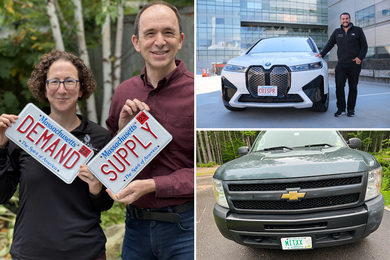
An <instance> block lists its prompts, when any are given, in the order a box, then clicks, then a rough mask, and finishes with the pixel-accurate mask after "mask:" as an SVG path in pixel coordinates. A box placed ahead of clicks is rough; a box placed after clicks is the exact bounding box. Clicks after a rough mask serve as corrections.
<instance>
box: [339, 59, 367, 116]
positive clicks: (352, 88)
mask: <svg viewBox="0 0 390 260" xmlns="http://www.w3.org/2000/svg"><path fill="white" fill-rule="evenodd" d="M361 69H362V66H361V64H359V65H358V64H356V63H337V65H336V68H335V73H336V98H337V108H338V109H339V110H341V111H345V108H346V107H347V110H352V111H354V110H355V105H356V98H357V85H358V81H359V74H360V71H361ZM347 79H348V86H349V93H348V103H347V104H346V103H345V91H344V88H345V82H346V81H347Z"/></svg>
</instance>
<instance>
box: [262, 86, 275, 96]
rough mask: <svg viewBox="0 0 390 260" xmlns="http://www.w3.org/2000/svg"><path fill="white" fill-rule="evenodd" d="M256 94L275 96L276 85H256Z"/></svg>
mask: <svg viewBox="0 0 390 260" xmlns="http://www.w3.org/2000/svg"><path fill="white" fill-rule="evenodd" d="M257 95H258V96H271V97H276V96H277V95H278V87H277V86H258V87H257Z"/></svg>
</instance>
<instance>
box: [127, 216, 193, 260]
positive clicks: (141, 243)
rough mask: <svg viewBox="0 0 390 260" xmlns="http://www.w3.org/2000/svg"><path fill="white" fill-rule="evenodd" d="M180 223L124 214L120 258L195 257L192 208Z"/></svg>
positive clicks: (145, 259) (128, 259) (182, 217)
mask: <svg viewBox="0 0 390 260" xmlns="http://www.w3.org/2000/svg"><path fill="white" fill-rule="evenodd" d="M180 216H181V221H180V222H166V221H154V220H143V219H138V218H136V217H135V216H133V214H132V212H131V211H130V210H127V214H126V233H125V238H124V239H123V247H122V259H123V260H130V259H144V260H147V259H186V260H187V259H189V260H190V259H194V209H191V210H188V211H186V212H183V213H181V214H180Z"/></svg>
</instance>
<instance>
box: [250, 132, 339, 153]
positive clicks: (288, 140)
mask: <svg viewBox="0 0 390 260" xmlns="http://www.w3.org/2000/svg"><path fill="white" fill-rule="evenodd" d="M335 146H336V147H344V146H346V145H345V143H344V141H343V138H342V137H341V136H340V135H339V133H338V132H336V131H310V130H309V131H307V130H289V131H264V132H261V133H260V135H259V137H258V138H257V140H256V142H255V144H254V145H253V148H252V152H256V151H263V150H265V151H269V150H271V149H279V148H282V147H283V148H287V149H293V148H307V147H317V148H318V147H319V148H327V147H335Z"/></svg>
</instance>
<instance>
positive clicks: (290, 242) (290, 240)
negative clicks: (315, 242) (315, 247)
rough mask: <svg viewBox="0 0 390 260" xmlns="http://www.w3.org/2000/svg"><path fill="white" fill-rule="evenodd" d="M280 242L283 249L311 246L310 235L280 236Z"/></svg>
mask: <svg viewBox="0 0 390 260" xmlns="http://www.w3.org/2000/svg"><path fill="white" fill-rule="evenodd" d="M280 242H281V244H282V249H283V250H290V249H311V248H312V243H311V237H287V238H281V239H280Z"/></svg>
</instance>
